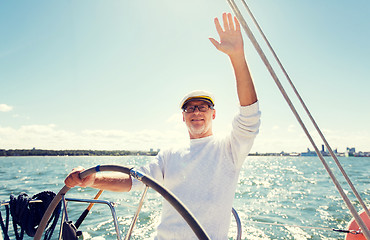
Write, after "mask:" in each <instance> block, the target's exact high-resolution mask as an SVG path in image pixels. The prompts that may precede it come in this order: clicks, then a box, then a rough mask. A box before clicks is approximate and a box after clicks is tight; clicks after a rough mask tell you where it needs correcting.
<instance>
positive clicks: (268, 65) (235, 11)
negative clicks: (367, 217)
mask: <svg viewBox="0 0 370 240" xmlns="http://www.w3.org/2000/svg"><path fill="white" fill-rule="evenodd" d="M228 3H229V5H230V7H231V8H232V10H233V11H234V13H235V15H236V17H237V18H238V19H239V22H240V23H241V25H242V26H243V28H244V30H245V32H246V34H247V35H248V37H249V39H250V40H251V42H252V44H253V46H254V47H255V49H256V50H257V52H258V54H259V55H260V57H261V59H262V61H263V62H264V64H265V65H266V67H267V69H268V70H269V72H270V74H271V76H272V78H273V79H274V81H275V83H276V85H277V86H278V88H279V90H280V92H281V93H282V95H283V97H284V98H285V100H286V102H287V103H288V105H289V107H290V109H291V111H292V112H293V114H294V116H295V117H296V119H297V121H298V122H299V124H300V125H301V127H302V129H303V131H304V132H305V134H306V136H307V138H308V139H309V141H310V142H311V144H312V146H313V147H314V149H315V151H316V153H317V155H318V157H319V158H320V160H321V162H322V164H323V165H324V167H325V169H326V171H327V172H328V174H329V176H330V178H331V179H332V181H333V183H334V185H335V186H336V187H337V190H338V191H339V193H340V195H341V196H342V198H343V200H344V202H345V203H346V205H347V207H348V209H349V210H350V212H351V213H352V216H353V217H354V218H355V220H356V222H357V223H358V225H359V226H360V227H361V228H362V229H364V235H365V236H366V238H367V239H368V240H370V233H369V231H368V230H367V227H366V225H365V223H364V222H363V221H362V219H361V217H360V216H359V214H358V213H357V211H356V210H355V208H354V206H353V205H352V203H351V202H350V200H349V199H348V197H347V195H346V194H345V192H344V191H343V188H342V187H341V185H340V183H339V182H338V180H337V179H336V178H335V176H334V174H333V172H332V171H331V170H330V168H329V166H328V164H327V163H326V161H325V159H324V157H323V156H322V154H321V152H320V151H319V149H318V148H317V146H316V144H315V142H314V140H313V139H312V137H311V135H310V133H309V132H308V130H307V128H306V126H305V124H304V123H303V121H302V119H301V117H300V116H299V114H298V112H297V110H296V109H295V107H294V105H293V103H292V102H291V100H290V98H289V97H288V95H287V93H286V91H285V89H284V87H283V86H282V84H281V82H280V81H279V79H278V77H277V75H276V73H275V71H274V70H273V68H272V66H271V64H270V63H269V61H268V60H267V57H266V56H265V54H264V52H263V51H262V49H261V47H260V45H259V44H258V42H257V40H256V38H255V37H254V35H253V33H252V31H251V30H250V28H249V27H248V24H247V23H246V21H245V20H244V18H243V16H242V14H241V13H240V11H239V9H238V7H237V6H236V4H235V2H234V0H228ZM244 5H245V6H246V4H245V2H244ZM302 102H303V101H302ZM306 109H307V108H306ZM307 111H308V110H307ZM308 115H311V114H309V112H308ZM312 119H313V118H311V120H312ZM316 126H317V125H316ZM317 128H318V127H317ZM320 133H321V131H320ZM321 135H322V133H321ZM325 144H327V142H326V140H325ZM328 149H330V146H329V148H328ZM330 150H331V149H330ZM331 152H332V151H331ZM333 155H334V153H333ZM338 163H339V162H338ZM356 192H357V191H356Z"/></svg>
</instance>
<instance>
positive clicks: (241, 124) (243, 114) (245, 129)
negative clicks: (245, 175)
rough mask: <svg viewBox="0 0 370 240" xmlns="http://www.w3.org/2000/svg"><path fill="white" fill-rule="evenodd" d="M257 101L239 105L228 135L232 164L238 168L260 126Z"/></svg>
mask: <svg viewBox="0 0 370 240" xmlns="http://www.w3.org/2000/svg"><path fill="white" fill-rule="evenodd" d="M260 116H261V112H260V111H259V102H256V103H254V104H252V105H249V106H242V107H240V113H239V114H238V115H237V116H236V117H235V118H234V120H233V124H232V131H231V136H230V142H229V144H230V146H229V147H230V150H231V153H232V159H233V161H234V164H235V165H236V166H237V167H238V168H240V167H241V166H242V164H243V162H244V160H245V158H246V157H247V156H248V154H249V152H250V150H251V148H252V145H253V142H254V139H255V137H256V136H257V134H258V132H259V126H260Z"/></svg>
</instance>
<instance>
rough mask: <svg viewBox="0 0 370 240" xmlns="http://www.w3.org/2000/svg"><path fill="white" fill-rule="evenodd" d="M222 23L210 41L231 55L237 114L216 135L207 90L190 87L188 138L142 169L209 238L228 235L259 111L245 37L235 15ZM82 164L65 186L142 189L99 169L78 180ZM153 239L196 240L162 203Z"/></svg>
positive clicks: (186, 104)
mask: <svg viewBox="0 0 370 240" xmlns="http://www.w3.org/2000/svg"><path fill="white" fill-rule="evenodd" d="M222 18H223V27H222V26H221V24H220V22H219V20H218V19H217V18H215V20H214V21H215V26H216V30H217V32H218V34H219V36H220V41H217V40H215V39H214V38H210V41H211V42H212V44H213V45H214V46H215V47H216V48H217V49H218V50H220V51H221V52H224V53H225V54H227V56H228V57H229V58H230V61H231V64H232V66H233V69H234V73H235V78H236V88H237V95H238V98H239V103H240V110H239V113H238V114H237V115H236V117H235V118H234V120H233V124H232V130H231V132H230V134H229V135H228V136H227V137H225V138H222V139H218V138H216V137H215V136H214V135H213V132H212V121H213V119H215V117H216V110H215V101H214V97H213V95H212V94H211V93H209V92H206V91H200V90H198V91H193V92H191V93H189V94H187V95H186V96H185V97H184V98H183V99H182V100H181V102H180V107H181V109H182V111H183V112H182V114H183V121H184V122H185V124H186V126H187V129H188V133H189V137H190V141H189V144H188V145H187V146H185V147H183V148H180V149H171V150H165V151H161V152H159V154H158V155H157V156H156V158H155V161H153V162H152V163H150V164H149V165H148V166H144V167H142V168H141V171H143V172H144V173H146V174H148V175H150V176H152V177H153V178H155V179H156V180H157V181H158V182H159V183H161V184H163V185H164V186H165V187H166V188H167V189H169V190H170V191H171V192H173V193H174V194H175V195H176V196H177V197H178V198H179V199H180V200H181V201H182V202H183V203H184V204H185V205H186V206H187V207H188V208H189V210H190V211H191V212H192V213H193V214H194V216H195V217H196V218H197V219H198V221H199V222H200V223H201V225H202V226H203V227H204V229H205V231H206V232H207V233H208V235H209V236H210V238H211V239H227V235H228V230H229V226H230V221H231V209H232V203H233V199H234V194H235V190H236V186H237V182H238V177H239V172H240V169H241V167H242V164H243V162H244V161H245V159H246V157H247V156H248V153H249V152H250V149H251V147H252V145H253V141H254V139H255V137H256V135H257V133H258V129H259V125H260V112H259V107H258V101H257V96H256V92H255V89H254V85H253V81H252V78H251V75H250V73H249V69H248V65H247V62H246V60H245V55H244V47H243V39H242V35H241V31H240V25H239V22H238V20H237V19H236V18H235V17H234V18H233V17H232V15H231V14H230V13H229V14H226V13H224V14H223V15H222ZM83 170H84V169H83V168H82V167H78V168H76V169H74V170H73V171H72V172H71V173H70V174H69V175H68V176H67V178H66V180H65V184H66V185H67V186H69V187H74V186H76V185H79V186H82V187H86V186H89V187H94V188H98V189H104V190H111V191H130V190H133V189H140V188H142V187H143V184H142V183H141V182H139V181H137V180H136V179H131V177H130V176H126V175H113V174H109V173H102V174H96V175H91V176H90V177H88V178H86V179H84V180H81V179H79V177H78V174H79V173H80V172H81V171H83ZM155 238H156V239H161V240H162V239H196V236H195V234H194V233H193V232H192V230H191V229H190V227H189V226H188V225H187V223H186V222H185V221H184V220H183V219H182V217H181V216H180V215H179V214H178V213H177V212H176V210H175V209H173V207H172V206H171V205H170V204H169V203H167V202H164V203H163V209H162V216H161V221H160V223H159V225H158V228H157V234H156V237H155Z"/></svg>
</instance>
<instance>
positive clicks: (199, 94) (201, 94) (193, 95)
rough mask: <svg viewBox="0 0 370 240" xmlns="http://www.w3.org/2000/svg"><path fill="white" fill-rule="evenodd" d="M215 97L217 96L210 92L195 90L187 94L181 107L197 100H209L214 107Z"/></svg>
mask: <svg viewBox="0 0 370 240" xmlns="http://www.w3.org/2000/svg"><path fill="white" fill-rule="evenodd" d="M214 99H215V98H214V96H213V94H212V93H210V92H207V91H203V90H195V91H192V92H190V93H188V94H186V95H185V97H184V98H183V99H182V100H181V102H180V108H181V109H183V108H184V106H185V105H186V104H187V103H188V102H190V101H195V100H198V101H199V100H200V101H205V102H208V103H210V104H211V106H212V107H213V106H214V105H215V102H214Z"/></svg>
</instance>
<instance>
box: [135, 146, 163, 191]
mask: <svg viewBox="0 0 370 240" xmlns="http://www.w3.org/2000/svg"><path fill="white" fill-rule="evenodd" d="M138 170H139V171H140V172H142V173H144V174H145V175H147V176H150V177H152V178H154V179H155V180H156V181H157V182H159V183H160V184H163V174H164V165H163V154H162V152H159V153H158V155H157V156H156V157H155V160H154V161H152V162H151V163H149V164H148V165H146V166H143V167H140V168H139V169H138ZM143 188H144V184H143V183H142V182H140V181H139V180H137V179H132V187H131V190H135V191H136V190H142V189H143Z"/></svg>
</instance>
